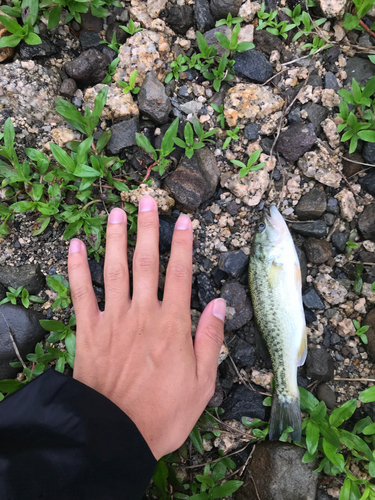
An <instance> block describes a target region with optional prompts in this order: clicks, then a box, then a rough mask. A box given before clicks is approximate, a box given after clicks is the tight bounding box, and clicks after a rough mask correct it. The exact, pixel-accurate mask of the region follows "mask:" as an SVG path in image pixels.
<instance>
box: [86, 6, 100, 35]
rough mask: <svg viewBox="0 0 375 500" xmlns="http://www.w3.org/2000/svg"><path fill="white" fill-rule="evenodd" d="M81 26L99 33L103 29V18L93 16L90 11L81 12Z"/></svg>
mask: <svg viewBox="0 0 375 500" xmlns="http://www.w3.org/2000/svg"><path fill="white" fill-rule="evenodd" d="M81 28H82V29H83V30H92V31H96V32H97V33H100V31H102V29H103V18H102V17H97V16H94V15H93V14H91V12H90V11H88V12H86V13H83V14H81Z"/></svg>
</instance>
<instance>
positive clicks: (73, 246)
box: [69, 238, 81, 253]
mask: <svg viewBox="0 0 375 500" xmlns="http://www.w3.org/2000/svg"><path fill="white" fill-rule="evenodd" d="M80 251H81V241H80V240H77V238H74V239H73V240H72V241H71V242H70V245H69V253H77V252H80Z"/></svg>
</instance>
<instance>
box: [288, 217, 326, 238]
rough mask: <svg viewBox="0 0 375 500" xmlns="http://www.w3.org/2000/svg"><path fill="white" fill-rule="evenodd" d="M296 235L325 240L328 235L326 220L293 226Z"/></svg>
mask: <svg viewBox="0 0 375 500" xmlns="http://www.w3.org/2000/svg"><path fill="white" fill-rule="evenodd" d="M291 228H292V229H293V231H294V232H295V233H298V234H301V235H302V236H307V237H312V238H325V237H326V236H327V234H328V228H327V224H326V222H325V221H324V220H315V221H312V222H302V223H301V224H300V223H295V224H292V226H291Z"/></svg>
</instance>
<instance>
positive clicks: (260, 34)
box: [253, 30, 285, 56]
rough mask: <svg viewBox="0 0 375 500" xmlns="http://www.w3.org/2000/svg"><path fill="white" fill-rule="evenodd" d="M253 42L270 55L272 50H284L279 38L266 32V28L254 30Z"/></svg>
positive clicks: (257, 47)
mask: <svg viewBox="0 0 375 500" xmlns="http://www.w3.org/2000/svg"><path fill="white" fill-rule="evenodd" d="M253 42H254V45H255V48H256V49H257V50H260V51H262V52H264V53H265V54H266V55H267V56H270V55H271V52H272V51H273V50H277V51H278V52H280V54H282V53H283V52H284V50H285V49H284V44H283V42H282V41H281V40H280V38H278V37H277V36H275V35H272V34H271V33H268V31H266V30H255V31H254V40H253Z"/></svg>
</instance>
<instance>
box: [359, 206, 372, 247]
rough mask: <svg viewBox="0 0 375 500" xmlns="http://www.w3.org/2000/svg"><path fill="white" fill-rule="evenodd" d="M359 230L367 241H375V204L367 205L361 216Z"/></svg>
mask: <svg viewBox="0 0 375 500" xmlns="http://www.w3.org/2000/svg"><path fill="white" fill-rule="evenodd" d="M358 228H359V230H360V231H361V233H362V236H363V237H364V238H365V239H366V240H372V241H375V204H373V205H367V207H366V208H365V209H364V211H363V213H362V214H361V215H360V216H359V218H358Z"/></svg>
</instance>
